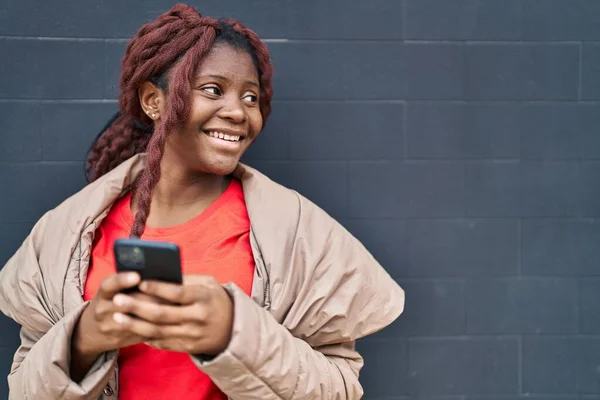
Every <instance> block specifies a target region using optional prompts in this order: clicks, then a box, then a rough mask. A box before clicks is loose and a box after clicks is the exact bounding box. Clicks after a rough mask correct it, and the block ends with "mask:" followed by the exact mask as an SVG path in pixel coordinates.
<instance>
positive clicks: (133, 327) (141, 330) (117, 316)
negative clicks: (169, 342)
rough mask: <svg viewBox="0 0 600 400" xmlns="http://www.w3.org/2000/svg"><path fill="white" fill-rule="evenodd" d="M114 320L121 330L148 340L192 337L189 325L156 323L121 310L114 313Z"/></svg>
mask: <svg viewBox="0 0 600 400" xmlns="http://www.w3.org/2000/svg"><path fill="white" fill-rule="evenodd" d="M113 320H114V322H115V323H116V324H117V325H118V326H119V329H120V330H125V331H127V332H129V333H132V334H134V335H137V336H141V337H143V338H146V340H163V339H168V338H177V337H179V338H188V337H190V327H189V326H187V325H156V324H153V323H151V322H147V321H144V320H141V319H139V318H134V317H132V316H129V315H125V314H123V313H119V312H117V313H114V314H113Z"/></svg>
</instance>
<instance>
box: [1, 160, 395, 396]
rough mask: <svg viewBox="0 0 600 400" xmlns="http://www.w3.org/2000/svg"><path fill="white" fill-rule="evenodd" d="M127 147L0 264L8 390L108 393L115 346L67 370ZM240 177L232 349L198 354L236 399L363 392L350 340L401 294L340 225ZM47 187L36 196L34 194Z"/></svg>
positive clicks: (283, 191) (375, 323)
mask: <svg viewBox="0 0 600 400" xmlns="http://www.w3.org/2000/svg"><path fill="white" fill-rule="evenodd" d="M144 162H145V156H144V155H140V156H134V157H133V158H132V159H130V160H128V161H126V162H125V163H123V164H122V165H121V166H119V167H117V168H116V169H115V170H113V171H112V172H110V173H109V174H107V175H105V176H104V177H102V178H100V179H99V180H98V181H96V182H94V183H92V184H90V185H88V186H87V187H85V188H84V189H83V190H81V191H80V192H79V193H77V194H75V195H74V196H72V197H71V198H69V199H67V200H66V201H65V202H63V203H62V204H61V205H59V206H58V207H57V208H55V209H53V210H51V211H49V212H48V213H46V214H45V215H44V216H43V217H42V218H41V219H40V220H39V221H38V223H37V224H36V225H35V227H34V228H33V230H32V232H31V234H30V235H29V236H28V237H27V239H26V240H25V241H24V243H23V245H22V246H21V247H20V249H19V250H18V251H17V252H16V254H15V255H14V256H13V257H12V258H11V259H10V260H9V261H8V263H7V264H6V266H4V268H2V270H1V271H0V310H1V311H2V312H3V313H4V314H6V315H8V316H9V317H10V318H12V319H14V320H15V321H16V322H17V323H19V324H20V325H21V326H22V329H21V346H20V347H19V349H18V350H17V352H16V354H15V357H14V361H13V364H12V369H11V372H10V375H9V377H8V383H9V387H10V399H28V400H45V399H98V398H102V399H115V398H117V396H118V381H117V377H118V372H117V363H116V359H117V356H116V352H110V353H107V354H104V355H103V356H102V357H101V358H100V359H99V360H98V361H97V362H96V363H95V364H94V366H93V367H92V369H91V370H90V372H89V373H88V374H87V376H86V377H85V378H84V379H83V381H82V382H80V383H76V382H74V381H72V380H71V379H70V376H69V363H70V338H71V335H72V332H73V328H74V325H75V323H76V321H77V319H78V318H79V316H80V315H81V313H82V312H83V310H84V309H85V307H86V306H87V303H84V302H83V300H82V293H83V287H84V282H85V280H86V276H87V270H88V264H89V261H90V252H91V245H92V240H93V236H94V232H95V230H96V228H97V227H98V225H99V224H100V223H101V221H102V219H103V218H104V217H105V216H106V214H107V213H108V210H109V208H110V207H111V205H112V204H113V202H114V201H115V200H116V199H117V198H118V197H119V196H121V195H122V194H123V193H124V192H125V191H126V190H127V189H128V187H129V186H130V185H131V184H132V183H133V181H134V179H135V177H136V176H137V175H138V174H139V172H140V171H141V170H142V169H143V168H144ZM235 176H236V177H237V178H238V179H240V180H241V182H242V184H243V188H244V193H245V196H246V203H247V207H248V214H249V216H250V221H251V226H252V228H251V244H252V251H253V253H254V258H255V262H256V272H255V276H254V283H253V287H252V296H251V298H249V297H248V296H246V295H245V294H244V293H243V292H242V291H241V290H239V289H238V288H237V287H235V286H234V285H226V289H227V290H228V291H229V292H230V294H231V295H232V297H233V299H234V322H233V336H232V339H231V343H230V345H229V348H228V349H227V350H226V351H225V352H223V353H222V354H221V355H219V356H218V357H217V358H215V359H213V360H211V361H205V360H199V359H196V358H194V357H192V358H193V361H194V362H195V364H196V365H197V366H198V368H200V369H201V370H202V371H204V372H206V373H207V374H208V375H209V376H210V377H211V379H212V380H213V381H214V382H215V383H216V384H217V385H218V386H219V387H220V388H221V389H222V390H223V391H224V392H225V393H227V394H228V395H229V397H230V398H231V399H236V400H237V399H240V400H241V399H285V400H290V399H294V400H296V399H297V400H300V399H358V398H360V397H361V396H362V388H361V386H360V384H359V382H358V373H359V370H360V369H361V367H362V364H363V360H362V358H361V356H360V355H359V354H358V353H357V352H356V351H355V349H354V344H355V340H356V339H358V338H361V337H364V336H366V335H369V334H371V333H374V332H376V331H378V330H380V329H382V328H384V327H385V326H387V325H389V324H390V323H391V322H392V321H394V320H395V319H396V318H397V317H398V316H399V315H400V314H401V313H402V310H403V307H404V292H403V290H402V289H401V288H400V287H399V286H398V285H397V284H396V283H395V282H394V281H393V280H392V279H391V278H390V276H389V275H388V274H387V273H386V272H385V270H384V269H383V268H382V267H381V266H380V265H379V264H378V263H377V262H376V261H375V259H373V257H372V256H371V255H370V254H369V252H368V251H367V250H366V249H365V248H364V247H363V246H362V245H361V244H360V243H359V242H358V241H357V240H356V239H355V238H354V237H353V236H351V234H350V233H349V232H347V231H346V230H345V229H344V228H343V227H342V226H341V225H340V224H338V223H337V222H336V221H335V220H333V219H332V218H331V217H329V216H328V215H327V214H326V213H325V212H324V211H322V210H321V209H320V208H318V207H317V206H316V205H314V204H312V203H311V202H310V201H308V200H307V199H306V198H304V197H302V196H300V195H299V194H298V193H296V192H294V191H292V190H290V189H287V188H284V187H283V186H281V185H279V184H277V183H275V182H273V181H271V180H270V179H268V178H267V177H266V176H264V175H262V174H260V173H259V172H257V171H256V170H254V169H252V168H249V167H247V166H245V165H240V166H239V167H238V168H237V170H236V172H235ZM40 195H42V194H40Z"/></svg>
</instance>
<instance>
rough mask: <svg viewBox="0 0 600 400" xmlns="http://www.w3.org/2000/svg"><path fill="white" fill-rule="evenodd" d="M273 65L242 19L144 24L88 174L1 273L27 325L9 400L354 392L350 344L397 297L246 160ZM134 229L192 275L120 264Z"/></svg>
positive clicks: (338, 237)
mask: <svg viewBox="0 0 600 400" xmlns="http://www.w3.org/2000/svg"><path fill="white" fill-rule="evenodd" d="M271 75H272V67H271V64H270V59H269V53H268V50H267V48H266V46H265V45H264V44H263V43H262V42H261V41H260V40H259V39H258V37H257V36H256V34H255V33H254V32H252V31H251V30H249V29H247V28H245V27H243V26H242V25H241V24H240V23H238V22H236V21H232V20H222V21H217V20H215V19H212V18H206V17H202V16H201V15H199V14H198V13H197V12H196V11H195V10H194V9H193V8H191V7H188V6H185V5H176V6H175V7H173V9H171V10H170V11H169V12H168V13H166V14H164V15H162V16H161V17H159V18H158V19H157V20H156V21H154V22H151V23H148V24H146V25H144V26H143V27H142V28H141V29H140V30H139V32H138V33H137V35H136V36H135V37H134V38H133V39H132V40H131V42H130V43H129V45H128V47H127V50H126V53H125V57H124V59H123V64H122V76H121V95H120V99H119V105H120V112H119V113H118V114H117V115H116V116H115V118H113V119H112V120H111V121H110V123H109V124H108V125H107V127H106V128H105V129H104V130H103V132H102V133H101V134H100V136H99V137H98V138H97V139H96V142H95V143H94V144H93V146H92V148H91V149H90V152H89V154H88V160H87V169H86V173H87V178H88V180H89V181H90V183H89V184H88V185H87V186H86V187H85V188H84V189H83V190H81V191H80V192H79V193H77V194H75V195H74V196H72V197H71V198H69V199H68V200H66V201H65V202H64V203H62V204H61V205H59V206H58V207H57V208H55V209H54V210H51V211H49V212H48V213H47V214H45V215H44V216H43V217H42V218H41V219H40V221H38V223H37V224H36V225H35V227H34V228H33V231H32V232H31V234H30V236H29V237H28V238H27V239H26V240H25V242H24V243H23V245H22V246H21V248H20V249H19V250H18V251H17V253H16V254H15V255H14V256H13V257H12V258H11V259H10V260H9V262H8V263H7V265H6V266H5V267H4V268H3V269H2V270H1V272H0V289H1V291H0V308H1V310H2V312H4V313H5V314H7V315H8V316H10V317H11V318H13V319H14V320H15V321H17V322H18V323H19V324H20V325H21V326H22V329H21V346H20V347H19V349H18V350H17V353H16V355H15V357H14V362H13V365H12V370H11V373H10V375H9V377H8V380H9V386H10V398H12V399H58V398H60V399H97V398H115V397H117V396H118V397H119V398H121V399H133V398H136V399H171V398H174V399H224V398H227V397H228V396H229V397H230V398H233V399H356V398H359V397H361V395H362V389H361V386H360V384H359V382H358V373H359V370H360V368H361V367H362V358H361V356H360V355H359V354H358V353H357V352H356V351H355V348H354V347H355V340H356V339H358V338H361V337H364V336H366V335H369V334H371V333H373V332H375V331H378V330H380V329H382V328H384V327H385V326H387V325H388V324H390V323H391V322H392V321H394V320H395V319H396V318H397V317H398V316H399V315H400V313H401V312H402V309H403V304H404V293H403V291H402V289H401V288H400V287H398V285H397V284H396V283H395V282H394V281H393V280H392V279H391V278H390V277H389V275H388V274H387V273H386V272H385V271H384V270H383V269H382V268H381V267H380V266H379V265H378V264H377V262H376V261H375V260H374V259H373V258H372V256H371V255H370V254H369V253H368V252H367V250H365V249H364V247H363V246H362V245H361V244H360V243H359V242H358V241H357V240H356V239H355V238H354V237H352V236H351V235H350V234H349V233H348V232H347V231H346V230H344V229H343V228H342V227H341V225H339V224H338V223H337V222H335V221H334V220H333V219H332V218H330V217H329V216H328V215H327V214H326V213H325V212H323V211H322V210H321V209H319V208H318V207H317V206H315V205H314V204H312V203H310V202H309V201H308V200H307V199H305V198H304V197H302V196H300V195H299V194H297V193H296V192H294V191H291V190H289V189H286V188H284V187H282V186H280V185H278V184H276V183H274V182H273V181H271V180H269V179H268V178H267V177H265V176H264V175H262V174H260V173H259V172H257V171H256V170H253V169H252V168H250V167H248V166H245V165H243V164H241V163H240V162H239V160H240V157H241V156H242V154H243V153H244V151H245V150H246V149H247V148H248V147H249V146H250V144H251V143H252V142H253V141H254V140H255V139H256V137H257V136H258V134H259V133H260V131H261V129H262V128H263V126H264V124H265V122H266V120H267V118H268V116H269V113H270V110H271V105H270V102H271V97H272V90H271ZM129 235H131V236H133V237H141V238H142V239H150V240H161V241H168V242H172V243H176V244H177V245H179V247H180V248H181V252H182V268H183V273H184V274H185V277H184V283H183V284H182V285H173V284H167V283H162V282H150V281H144V282H140V277H139V276H138V275H137V274H131V273H129V274H128V273H116V270H115V263H114V257H113V256H112V246H113V243H114V241H115V240H116V239H117V238H122V237H127V236H129ZM135 286H138V287H139V289H140V293H139V294H137V295H126V294H124V289H127V288H132V287H135Z"/></svg>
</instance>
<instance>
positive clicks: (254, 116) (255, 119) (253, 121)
mask: <svg viewBox="0 0 600 400" xmlns="http://www.w3.org/2000/svg"><path fill="white" fill-rule="evenodd" d="M248 120H249V123H250V130H251V131H252V133H253V134H254V136H258V134H259V133H260V131H261V130H262V127H263V118H262V114H261V113H260V111H258V109H257V110H252V113H250V115H249V116H248Z"/></svg>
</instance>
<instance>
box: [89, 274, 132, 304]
mask: <svg viewBox="0 0 600 400" xmlns="http://www.w3.org/2000/svg"><path fill="white" fill-rule="evenodd" d="M139 283H140V275H139V274H138V273H137V272H120V273H117V274H113V275H110V276H109V277H107V278H105V279H104V280H103V281H102V283H101V284H100V290H98V295H99V296H100V297H102V298H105V299H111V298H112V297H113V296H114V295H115V294H117V293H118V292H120V291H122V290H124V289H129V288H132V287H135V286H136V285H138V284H139Z"/></svg>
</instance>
